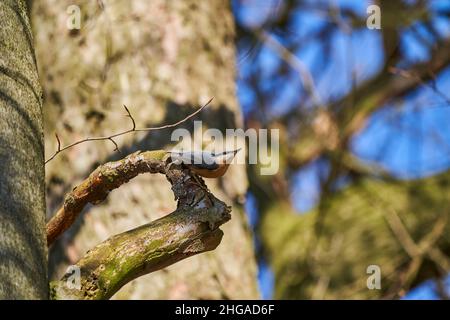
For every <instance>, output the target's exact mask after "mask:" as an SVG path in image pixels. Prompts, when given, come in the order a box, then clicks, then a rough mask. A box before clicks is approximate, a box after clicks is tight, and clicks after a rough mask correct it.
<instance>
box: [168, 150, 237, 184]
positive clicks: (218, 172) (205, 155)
mask: <svg viewBox="0 0 450 320" xmlns="http://www.w3.org/2000/svg"><path fill="white" fill-rule="evenodd" d="M239 150H241V148H239V149H236V150H231V151H224V152H220V153H214V152H210V151H205V150H200V151H169V154H170V158H171V160H172V162H171V163H170V164H169V166H170V165H172V164H183V165H185V166H186V167H188V168H189V169H190V170H191V171H193V172H194V173H196V174H197V175H199V176H201V177H204V178H219V177H222V176H223V175H224V174H225V172H227V170H228V167H229V165H230V164H231V161H232V160H233V158H234V157H235V156H236V154H237V153H238V152H239Z"/></svg>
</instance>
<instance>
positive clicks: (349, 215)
mask: <svg viewBox="0 0 450 320" xmlns="http://www.w3.org/2000/svg"><path fill="white" fill-rule="evenodd" d="M369 4H370V2H368V1H366V2H365V1H362V2H359V1H355V2H353V3H352V2H346V1H344V2H340V1H336V2H334V1H331V2H327V1H306V0H305V1H269V2H267V3H265V4H264V5H263V4H262V3H260V2H257V1H253V2H252V1H250V2H245V1H234V7H235V12H236V13H237V15H238V20H237V21H238V40H239V42H238V44H239V48H240V52H241V61H240V65H241V66H243V65H244V64H246V63H247V64H250V65H251V67H248V68H246V69H245V70H243V71H242V72H241V74H242V79H241V80H240V84H241V86H242V87H244V88H246V90H247V91H245V99H246V100H245V101H246V102H247V103H246V105H245V106H244V107H245V110H246V126H247V128H252V127H253V128H278V129H280V130H281V134H280V135H281V141H280V170H279V172H278V174H277V175H276V176H275V177H273V176H262V175H260V173H259V168H258V166H249V168H248V175H249V179H250V190H251V192H252V194H253V195H254V196H255V198H256V206H257V208H258V210H259V219H258V223H257V226H256V229H257V231H258V237H259V239H260V241H261V244H262V246H261V250H260V252H259V255H260V257H262V258H264V259H265V260H266V261H268V262H269V264H270V266H271V267H272V270H273V272H274V274H275V293H274V297H275V298H285V299H298V298H301V299H308V298H316V299H321V298H398V297H401V296H402V295H404V294H405V292H406V291H407V290H408V289H409V288H411V287H414V286H415V285H417V284H418V283H420V282H421V281H423V280H424V279H427V278H437V279H439V278H440V277H442V276H444V275H446V274H447V273H448V272H449V271H450V261H449V258H448V256H449V254H450V230H449V222H448V220H449V217H450V212H449V210H448V207H449V206H448V202H449V200H450V199H449V192H448V187H449V184H448V182H449V173H448V172H444V173H442V174H440V175H438V176H435V177H429V178H422V179H419V180H417V181H404V180H402V179H399V178H398V177H397V176H396V175H393V174H391V173H390V172H388V171H387V170H385V169H381V163H380V162H379V163H374V164H373V165H372V164H370V165H369V164H367V163H363V162H362V161H360V159H358V158H357V157H355V155H354V152H353V150H352V146H353V145H352V142H353V141H354V139H355V138H356V137H358V135H359V134H360V133H361V132H362V130H363V129H364V128H366V127H367V124H368V123H370V120H371V119H372V118H373V116H374V115H376V113H377V112H378V111H380V110H385V109H386V108H389V106H391V107H390V108H389V109H388V112H391V113H394V112H395V111H394V110H393V107H392V106H399V107H398V108H399V109H400V108H401V106H402V104H406V103H407V102H408V101H410V100H408V99H414V94H415V93H416V92H418V91H419V90H420V89H423V88H424V87H425V88H428V89H430V88H431V89H432V90H433V91H434V95H435V96H436V97H440V98H442V99H443V101H444V103H445V102H446V103H447V106H448V101H450V99H449V98H448V97H446V96H445V94H444V93H442V92H440V91H439V90H438V88H437V86H436V79H437V78H439V75H440V74H441V73H442V72H443V71H445V70H448V66H449V64H450V39H449V38H448V33H447V34H446V33H445V32H442V28H441V29H439V28H437V25H438V24H437V23H436V20H438V19H441V18H443V17H448V10H446V9H445V8H440V7H439V6H437V7H438V8H436V6H432V5H431V4H430V3H428V2H426V1H379V2H375V4H377V5H379V6H380V7H381V14H382V19H381V21H382V29H381V30H380V31H372V30H368V29H366V18H367V16H365V15H364V14H365V13H366V12H365V9H366V7H367V6H368V5H369ZM252 6H253V7H252ZM252 10H253V11H252ZM249 11H250V12H252V13H248V14H247V19H245V17H244V13H245V12H249ZM255 12H259V14H256V13H255ZM240 16H241V18H240V19H239V17H240ZM255 17H257V18H255ZM441 22H442V21H441ZM447 22H448V21H447ZM446 25H448V24H446ZM447 31H448V29H447ZM367 32H375V34H376V35H377V36H380V38H379V39H380V40H381V41H380V43H381V48H382V49H381V50H380V51H376V50H377V49H376V48H377V45H374V44H373V45H372V46H371V47H370V48H366V47H364V45H363V44H362V43H357V42H356V40H354V39H357V38H356V37H357V36H358V35H359V36H360V35H361V34H363V33H367ZM424 33H426V36H424ZM406 35H408V36H410V37H412V38H413V40H414V41H415V43H417V42H419V43H420V46H421V48H424V49H423V51H425V52H426V53H427V54H426V58H424V57H423V56H422V57H421V58H420V59H415V60H414V59H412V58H411V57H412V56H414V54H415V53H416V52H411V50H410V49H409V48H410V47H407V46H405V39H406V38H405V37H406ZM377 40H378V38H377ZM344 41H347V43H351V45H350V46H349V47H346V46H345V45H344V46H343V47H344V49H343V50H346V51H345V52H346V58H344V60H337V61H336V59H337V58H334V59H333V57H337V56H338V55H334V52H333V50H337V49H336V48H338V49H342V45H341V47H339V46H337V45H336V43H340V44H342V43H343V42H344ZM408 41H410V42H411V41H412V40H411V39H409V40H408ZM355 42H356V45H354V44H353V43H355ZM408 44H409V43H408ZM371 49H372V50H373V51H375V54H376V58H377V59H378V60H380V61H381V63H380V65H379V66H378V62H375V61H369V62H367V65H372V66H375V67H373V68H371V69H374V70H375V71H373V72H371V73H369V72H365V73H364V71H362V70H360V69H361V66H360V65H359V64H358V62H359V63H361V60H358V61H357V60H356V56H358V55H357V53H356V52H355V50H359V51H360V52H368V51H369V50H371ZM274 56H275V57H274ZM300 56H303V57H307V58H308V63H307V64H306V63H304V62H303V61H302V60H301V59H300V58H299V57H300ZM359 56H361V54H360V55H359ZM370 57H373V54H372V55H370ZM360 59H361V58H360ZM250 61H251V62H250ZM336 65H338V67H336ZM333 68H334V69H333ZM358 68H359V69H358ZM330 69H331V70H333V71H334V73H332V74H333V76H332V77H333V79H332V80H331V81H330V79H328V80H329V81H328V82H325V81H322V82H321V80H322V79H323V78H325V76H326V75H329V74H330V72H332V71H330ZM348 69H350V70H348ZM336 70H339V71H336ZM361 74H363V75H364V76H363V77H362V76H361ZM348 75H350V76H348ZM319 82H321V83H320V85H321V88H320V89H319V88H318V83H319ZM323 82H325V84H324V83H323ZM338 88H339V89H338ZM339 90H340V91H339ZM287 97H288V98H287ZM405 112H406V111H405ZM395 125H396V128H398V127H399V124H398V123H397V124H395ZM419 129H420V128H419ZM400 130H402V129H401V127H400ZM403 130H407V129H403ZM430 135H432V133H430ZM420 137H421V136H419V138H417V137H416V138H415V139H416V140H415V143H417V144H418V145H420V143H421V140H419V139H420ZM394 139H395V137H391V136H390V137H388V139H387V141H386V144H388V143H389V141H393V140H394ZM444 144H445V142H442V143H441V144H440V145H439V147H441V148H444V149H445V147H444ZM373 147H374V149H375V145H373ZM383 150H384V149H381V150H379V152H380V157H381V156H383ZM311 168H318V169H317V170H318V172H319V173H318V174H317V175H318V177H319V178H318V179H319V184H320V191H319V194H320V196H319V199H318V201H317V203H316V205H315V207H314V208H313V209H312V210H310V211H308V212H304V213H302V214H299V212H298V210H297V208H296V204H297V201H298V199H297V198H299V197H300V196H301V195H299V194H298V193H297V192H298V191H296V189H295V186H296V181H297V180H296V179H297V177H298V173H302V172H305V171H307V170H311ZM312 189H313V188H311V189H310V190H312ZM369 265H379V266H380V268H381V276H382V280H381V284H382V287H381V290H369V289H368V288H367V286H366V280H367V278H368V277H369V275H370V274H367V273H366V271H367V267H368V266H369Z"/></svg>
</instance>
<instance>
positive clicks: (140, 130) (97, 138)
mask: <svg viewBox="0 0 450 320" xmlns="http://www.w3.org/2000/svg"><path fill="white" fill-rule="evenodd" d="M213 99H214V98H211V99H209V101H208V102H206V103H205V104H204V105H203V106H201V107H200V108H198V109H197V110H196V111H195V112H193V113H191V114H190V115H188V116H187V117H185V118H183V119H181V120H180V121H177V122H175V123H172V124H166V125H163V126H159V127H149V128H138V129H136V124H135V121H134V118H133V116H132V115H131V113H130V111H129V110H128V108H127V107H126V106H124V107H125V110H127V113H128V115H127V116H128V117H130V119H131V121H132V122H133V128H132V129H128V130H125V131H121V132H118V133H115V134H112V135H109V136H100V137H88V138H84V139H81V140H78V141H75V142H73V143H71V144H68V145H66V146H64V147H62V148H61V147H60V146H59V147H58V150H56V151H55V153H53V154H52V155H51V156H50V158H48V159H47V160H45V164H47V163H48V162H50V161H51V160H53V159H54V158H55V157H56V156H57V155H58V154H59V153H61V152H63V151H64V150H67V149H69V148H72V147H74V146H76V145H79V144H81V143H84V142H88V141H102V140H112V139H113V138H116V137H119V136H123V135H126V134H128V133H131V132H142V131H145V132H149V131H156V130H162V129H168V128H173V127H176V126H178V125H180V124H182V123H183V122H186V121H188V120H189V119H191V118H192V117H194V116H195V115H197V114H198V113H199V112H200V111H202V110H203V109H204V108H205V107H206V106H208V105H209V104H210V103H211V101H212V100H213ZM58 140H59V139H58ZM114 143H115V142H114Z"/></svg>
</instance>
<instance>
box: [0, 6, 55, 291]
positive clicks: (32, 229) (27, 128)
mask: <svg viewBox="0 0 450 320" xmlns="http://www.w3.org/2000/svg"><path fill="white" fill-rule="evenodd" d="M0 24H1V26H0V299H44V298H47V295H48V289H47V288H48V283H47V246H46V241H45V200H44V138H43V128H42V98H41V87H40V84H39V81H38V73H37V67H36V61H35V56H34V48H33V37H32V33H31V28H30V24H29V21H28V16H27V8H26V5H25V1H19V0H17V1H13V0H5V1H1V2H0Z"/></svg>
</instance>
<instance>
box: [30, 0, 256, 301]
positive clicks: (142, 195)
mask: <svg viewBox="0 0 450 320" xmlns="http://www.w3.org/2000/svg"><path fill="white" fill-rule="evenodd" d="M99 3H102V4H103V5H102V6H99ZM71 4H76V5H79V6H80V9H81V13H82V20H81V30H78V31H77V30H72V31H70V30H68V29H67V27H66V19H67V18H68V15H67V13H66V9H67V7H68V6H69V5H71ZM33 17H34V20H33V22H34V26H35V31H36V38H37V41H36V42H37V44H38V48H37V55H38V61H39V64H40V65H39V66H40V71H41V75H42V83H43V87H44V95H45V97H46V102H45V103H46V108H45V110H46V112H45V126H46V132H47V133H48V134H47V135H46V136H47V137H49V138H48V139H49V140H47V144H46V154H47V155H50V154H52V153H53V151H54V150H55V148H56V141H55V140H54V135H53V133H54V132H55V131H57V132H58V134H59V136H60V138H61V140H62V143H63V144H66V143H69V142H72V141H74V140H77V139H79V138H82V137H85V136H92V135H99V134H110V133H112V132H116V131H119V130H122V129H124V128H128V127H129V125H130V123H129V119H127V118H126V117H125V116H124V111H123V108H122V104H125V105H127V107H128V108H129V109H130V111H131V113H132V114H133V116H134V118H135V119H136V122H137V125H138V126H154V125H159V124H166V123H172V122H174V121H176V120H179V119H182V118H183V117H184V116H185V115H187V114H189V113H191V112H192V111H193V108H197V107H198V106H199V105H201V104H203V103H204V102H206V101H207V100H209V98H211V97H214V101H213V103H212V105H211V106H210V107H208V110H206V111H205V112H202V120H204V122H203V124H204V126H205V127H214V128H218V129H220V130H224V129H225V128H234V127H241V126H242V119H241V115H240V113H239V107H238V104H237V101H236V92H235V79H234V77H235V68H236V66H235V51H234V39H233V36H234V31H233V29H234V26H233V18H232V14H231V10H230V7H229V3H228V2H225V1H201V2H199V1H179V0H176V1H162V0H152V1H128V0H120V1H119V0H118V1H102V2H98V1H60V0H58V1H56V0H45V1H39V2H35V3H34V6H33ZM218 17H220V18H218ZM49 46H51V47H52V50H51V51H49V50H47V48H48V47H49ZM185 127H187V128H188V129H192V121H190V122H189V123H186V125H185ZM170 133H171V131H169V130H165V131H158V132H154V133H151V134H145V133H140V134H136V135H128V136H126V137H123V138H121V139H118V140H117V142H118V144H119V147H120V149H121V151H122V152H123V153H125V154H126V153H131V152H134V151H136V150H138V149H140V150H154V149H168V148H171V147H170V145H169V144H170V143H171V142H170ZM113 149H114V146H113V145H112V144H111V143H110V142H94V143H87V144H84V145H81V146H78V147H76V148H73V149H70V150H68V151H67V152H65V153H63V154H61V155H59V156H58V157H57V158H56V159H54V160H53V161H51V162H50V163H49V164H48V165H47V167H46V178H47V182H48V188H47V192H48V193H47V195H48V197H47V198H48V202H47V205H48V212H49V213H50V214H51V215H52V214H53V213H55V212H56V210H57V209H58V208H59V207H60V206H61V204H62V202H63V197H64V195H65V194H67V193H68V192H69V191H70V188H71V187H72V186H73V185H75V184H77V183H78V182H80V181H81V179H84V178H85V177H86V176H87V175H88V174H89V173H90V172H92V171H93V169H95V167H96V166H97V165H98V164H99V163H105V162H107V161H108V160H115V159H118V158H119V157H120V158H121V157H122V156H120V155H118V154H117V153H115V152H113ZM207 184H208V187H209V188H210V189H211V191H212V192H213V193H214V194H215V195H216V196H217V197H218V198H220V199H222V200H223V201H224V202H225V203H227V204H230V205H232V206H233V209H232V212H233V214H232V219H231V221H230V222H229V223H227V224H226V225H224V227H223V231H224V237H223V240H222V243H221V245H220V246H219V247H218V248H217V249H216V250H214V252H211V253H206V254H202V255H199V256H195V257H192V258H190V259H188V260H184V261H181V262H179V263H177V264H175V265H173V266H171V267H169V268H167V269H165V270H164V271H160V272H156V273H152V274H151V275H148V276H145V277H141V278H139V279H137V280H135V281H133V282H132V283H130V284H128V285H126V286H125V287H124V288H123V289H121V290H120V291H119V292H118V293H117V294H116V295H115V297H116V298H123V299H151V298H194V299H195V298H257V297H258V294H257V286H256V265H255V262H254V254H253V248H252V238H251V234H250V231H249V229H248V227H247V222H246V216H245V213H244V208H243V199H244V194H245V192H246V189H247V178H246V175H245V169H244V167H243V166H232V167H231V168H230V170H229V171H228V172H227V174H226V176H225V177H224V178H223V179H217V180H216V179H213V180H208V181H207ZM174 209H175V202H174V201H173V195H172V194H171V192H170V186H169V184H168V183H167V181H165V179H164V177H161V176H158V175H142V176H139V177H137V178H135V180H134V181H133V183H132V184H127V185H124V186H122V187H121V188H120V189H118V190H115V191H113V192H112V194H111V196H110V197H108V199H107V201H105V202H104V203H103V204H102V205H100V206H95V207H87V208H86V209H85V211H84V213H82V214H81V216H80V217H79V219H78V220H77V222H76V223H75V225H74V226H72V227H71V228H70V229H69V230H68V231H67V232H66V233H65V234H64V235H63V236H62V237H61V239H60V241H57V242H56V243H55V245H54V246H53V247H52V249H51V254H50V267H51V275H52V278H59V277H60V276H61V275H62V274H63V273H64V271H65V270H66V267H67V266H68V265H70V264H74V263H76V262H77V261H78V260H79V259H80V257H81V256H83V255H84V253H85V252H86V251H87V250H88V249H90V248H93V247H94V246H95V245H97V244H99V243H100V242H102V241H103V240H105V239H107V238H108V237H110V236H112V235H114V234H118V233H121V232H124V231H126V230H129V229H132V228H135V227H137V226H139V225H143V224H145V223H148V222H150V221H152V220H155V219H156V218H160V217H162V216H164V215H166V214H168V213H170V212H172V211H173V210H174ZM48 218H49V217H48ZM200 274H201V276H199V275H200ZM150 288H151V289H150Z"/></svg>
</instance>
